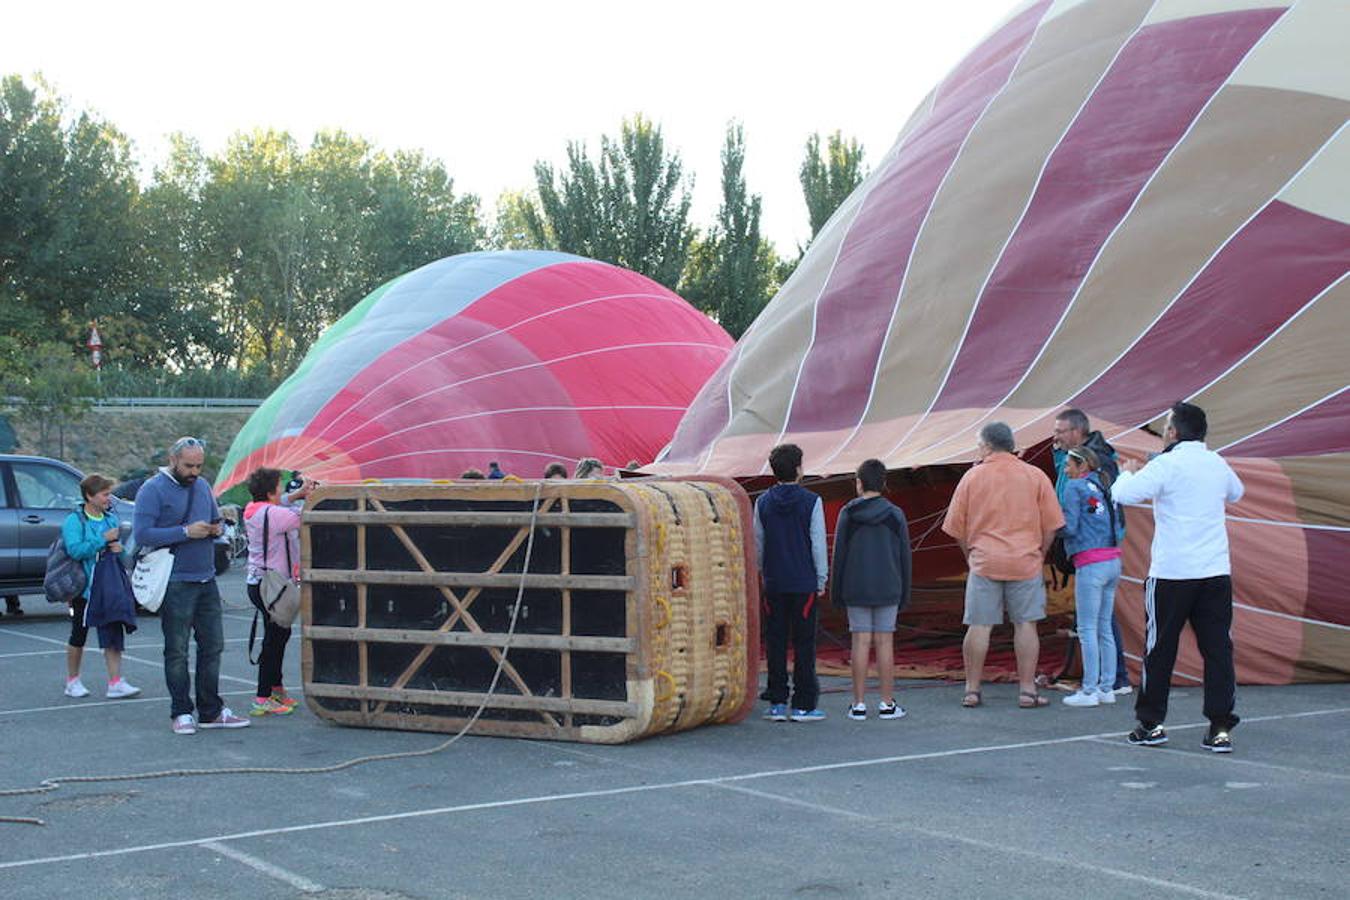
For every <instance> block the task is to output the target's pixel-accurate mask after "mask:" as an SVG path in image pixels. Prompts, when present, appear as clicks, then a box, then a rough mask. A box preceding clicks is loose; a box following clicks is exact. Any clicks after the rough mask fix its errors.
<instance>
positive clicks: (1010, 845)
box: [0, 572, 1350, 900]
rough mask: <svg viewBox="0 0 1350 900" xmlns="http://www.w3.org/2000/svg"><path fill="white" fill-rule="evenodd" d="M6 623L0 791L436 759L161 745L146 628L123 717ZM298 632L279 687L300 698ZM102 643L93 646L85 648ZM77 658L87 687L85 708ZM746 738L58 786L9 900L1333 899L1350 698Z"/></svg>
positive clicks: (159, 698) (1348, 771) (988, 717)
mask: <svg viewBox="0 0 1350 900" xmlns="http://www.w3.org/2000/svg"><path fill="white" fill-rule="evenodd" d="M222 587H223V593H224V594H225V595H226V597H227V601H228V603H229V604H230V605H231V606H232V607H234V608H232V609H229V610H227V618H226V637H227V639H228V641H229V643H227V645H226V652H225V661H224V665H223V668H222V671H223V677H222V685H221V687H222V692H224V693H226V694H227V697H226V700H227V702H228V703H231V704H233V706H234V709H235V710H236V711H241V710H243V709H246V708H247V701H248V698H249V696H250V695H251V694H252V690H251V687H250V685H251V684H252V670H251V667H250V666H249V664H248V660H247V658H246V655H245V649H244V648H245V642H246V639H247V636H248V628H249V620H250V615H249V613H248V612H247V611H246V610H245V609H244V608H243V607H244V605H245V604H246V601H245V600H244V598H243V592H242V585H241V584H240V579H239V575H238V573H236V572H232V573H231V574H230V575H229V576H227V577H226V578H225V579H223V585H222ZM44 605H45V604H44V603H43V601H42V598H40V597H29V598H25V606H26V607H27V608H28V609H30V610H32V611H33V614H31V615H29V616H26V617H24V618H23V619H19V620H16V619H12V618H10V617H5V618H4V619H0V685H2V687H0V748H3V755H4V759H5V765H4V769H3V773H4V775H3V778H0V789H7V788H20V787H28V786H34V785H36V784H37V783H38V782H39V781H40V780H41V779H42V778H45V777H53V776H62V775H73V774H109V773H123V772H153V771H161V770H171V769H184V768H193V769H197V768H202V769H207V768H209V769H216V768H233V767H254V766H297V767H320V766H327V765H331V764H333V763H338V762H342V761H344V760H347V759H351V758H355V757H359V756H365V755H371V754H381V753H395V752H402V751H414V750H423V749H427V748H430V747H434V746H436V745H437V744H439V743H441V742H442V741H443V737H438V736H435V735H428V734H416V733H403V732H380V731H368V730H359V729H344V728H340V727H337V726H333V725H329V724H326V723H324V722H321V721H320V720H318V719H317V718H315V717H314V716H313V715H312V714H311V713H309V712H308V711H307V710H305V709H304V708H303V706H302V707H301V709H300V710H299V711H298V712H297V713H296V714H294V715H292V716H290V717H287V718H283V719H267V720H263V721H255V723H254V725H253V726H252V727H249V728H246V729H240V730H237V731H213V732H199V733H198V734H196V735H194V736H191V737H183V736H177V735H174V734H172V733H171V732H170V730H169V717H168V712H169V709H168V699H167V693H166V691H165V689H164V683H163V677H162V668H161V665H160V646H161V644H160V640H159V626H158V621H157V620H156V619H153V618H151V619H145V620H143V627H142V628H141V630H140V631H138V632H137V633H136V634H134V635H132V636H131V638H130V639H129V642H128V650H127V657H126V660H127V661H126V663H125V665H124V669H125V674H126V676H127V678H128V679H129V680H131V681H132V682H134V683H135V684H137V685H138V686H140V687H142V688H143V689H144V693H143V694H142V695H141V696H140V697H138V698H135V699H132V700H121V701H108V700H104V699H103V698H102V691H101V690H97V691H96V692H95V695H94V696H91V697H89V698H87V699H85V700H71V699H68V698H66V697H64V696H62V693H61V687H62V684H63V667H64V663H63V653H64V651H63V649H62V647H63V646H64V643H65V634H66V625H65V620H64V619H63V618H62V617H60V616H57V615H54V614H51V613H49V612H48V611H47V610H44V609H42V607H43V606H44ZM298 642H299V639H298V637H297V638H295V639H293V640H292V644H291V647H290V649H289V652H288V654H287V657H288V658H287V678H288V681H289V682H290V683H291V684H292V685H293V686H298V685H299V666H298V659H299V652H298ZM93 643H94V641H92V640H91V645H92V644H93ZM102 677H103V668H102V659H101V657H100V656H99V655H98V653H97V652H96V651H95V652H92V653H89V654H87V657H86V661H85V682H86V684H88V685H89V686H90V687H91V688H94V687H95V686H96V685H98V686H99V687H101V686H102ZM826 687H827V690H828V691H829V693H827V695H826V697H825V699H824V700H823V703H822V705H823V707H824V708H825V709H826V710H827V711H828V713H829V715H830V718H829V719H828V720H827V721H825V722H822V723H812V724H772V723H769V722H765V721H762V720H760V719H759V718H758V717H756V718H753V719H750V720H747V721H746V722H744V723H742V724H740V725H735V726H725V727H717V728H703V729H699V730H696V731H692V732H687V733H684V734H680V735H674V736H669V737H662V738H656V739H653V740H649V741H645V742H641V743H638V744H633V745H628V746H618V747H593V746H587V745H579V744H555V743H544V742H528V741H514V740H505V739H494V738H474V737H468V738H466V739H464V740H462V741H460V742H458V743H456V744H455V745H453V746H451V747H450V748H448V749H446V750H444V751H443V752H441V753H438V754H435V755H432V756H423V757H420V758H414V759H403V760H396V761H388V762H375V763H370V764H367V765H363V766H359V767H356V768H352V769H347V770H345V771H342V772H335V773H327V774H311V775H214V776H209V777H195V778H194V777H174V778H160V779H154V780H142V781H122V782H106V783H96V784H79V785H66V786H63V787H61V788H59V789H58V790H56V791H53V792H50V793H46V794H40V795H28V796H19V797H0V816H33V817H39V818H42V819H44V820H46V821H47V823H48V824H47V825H45V826H43V827H36V826H31V825H14V824H0V879H2V881H0V883H3V885H4V895H5V896H6V897H9V898H14V900H17V898H39V897H41V898H47V897H64V896H93V895H97V896H110V897H181V896H209V897H249V898H258V897H292V896H298V895H305V896H311V897H335V898H339V897H340V898H382V897H391V898H393V897H420V898H439V897H587V898H596V897H615V898H619V897H625V898H626V897H661V898H675V897H708V896H714V895H716V896H721V897H785V896H793V897H939V896H940V897H946V898H950V897H985V896H992V895H996V894H997V895H1001V896H1017V897H1022V896H1035V897H1075V898H1077V897H1139V896H1148V897H1171V896H1179V897H1184V896H1190V897H1272V898H1274V897H1279V898H1290V897H1299V898H1301V897H1343V896H1345V891H1346V887H1345V884H1346V880H1345V879H1346V874H1345V873H1346V872H1347V871H1350V869H1347V863H1350V849H1348V848H1350V754H1348V753H1347V752H1346V749H1345V748H1346V746H1347V743H1350V686H1347V685H1305V686H1295V687H1277V688H1256V687H1248V688H1242V689H1241V691H1240V695H1239V712H1240V713H1241V714H1242V715H1243V716H1244V721H1243V723H1242V725H1241V726H1240V727H1239V728H1238V729H1237V730H1236V731H1235V732H1234V742H1235V745H1236V748H1237V752H1236V753H1234V754H1233V755H1232V756H1228V757H1222V756H1216V755H1214V754H1211V753H1209V752H1207V751H1204V750H1203V749H1202V748H1201V747H1200V737H1201V735H1202V734H1203V730H1204V729H1203V723H1202V719H1201V717H1200V714H1199V712H1200V710H1199V707H1200V692H1199V690H1198V689H1195V688H1191V689H1178V690H1176V691H1174V694H1173V706H1172V708H1173V714H1172V720H1171V721H1170V722H1169V723H1168V727H1169V732H1170V734H1171V743H1170V744H1169V745H1168V746H1166V747H1164V748H1137V747H1130V746H1128V745H1126V744H1125V743H1124V741H1123V738H1122V735H1123V734H1124V732H1125V731H1126V730H1128V728H1129V726H1130V724H1131V715H1130V710H1131V706H1130V704H1129V703H1118V704H1116V705H1115V706H1114V707H1103V708H1098V709H1070V708H1068V707H1065V706H1063V705H1062V704H1059V703H1054V704H1052V705H1051V706H1050V707H1048V708H1045V709H1042V710H1019V709H1017V708H1016V689H1015V688H1014V687H1013V686H1010V685H995V686H990V687H986V692H985V696H986V705H985V706H984V707H983V708H980V709H976V710H965V709H961V708H960V707H959V705H958V704H959V701H960V697H961V693H962V691H961V687H960V686H959V685H947V684H939V683H935V682H918V683H908V684H906V685H905V686H904V687H903V689H902V691H901V702H902V704H903V705H904V706H905V707H906V708H907V709H908V710H909V715H908V716H907V717H906V718H904V719H902V720H900V721H895V722H883V721H880V720H877V719H875V718H872V719H869V720H868V721H866V722H861V723H859V722H851V721H848V720H847V719H846V718H845V717H844V716H843V713H844V710H845V708H846V705H847V695H846V693H844V692H843V688H844V687H845V682H844V680H843V679H827V680H826Z"/></svg>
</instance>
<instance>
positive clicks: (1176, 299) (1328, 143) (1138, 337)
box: [925, 123, 1350, 463]
mask: <svg viewBox="0 0 1350 900" xmlns="http://www.w3.org/2000/svg"><path fill="white" fill-rule="evenodd" d="M1346 124H1347V125H1350V123H1346ZM1345 129H1346V125H1342V126H1341V127H1340V128H1338V129H1336V131H1335V133H1333V134H1332V135H1331V137H1329V138H1327V140H1326V141H1325V142H1324V143H1323V144H1322V146H1321V147H1319V148H1318V149H1317V150H1316V151H1315V152H1314V153H1313V154H1312V155H1311V156H1309V157H1308V159H1307V161H1306V162H1304V163H1303V165H1302V166H1300V167H1299V169H1298V171H1297V172H1295V173H1294V174H1293V175H1292V176H1290V178H1289V180H1288V181H1286V182H1285V183H1284V184H1283V185H1282V186H1281V187H1280V188H1279V189H1277V190H1276V191H1275V193H1274V194H1272V195H1271V197H1270V199H1269V200H1267V201H1266V202H1265V203H1263V204H1261V206H1260V207H1258V208H1257V210H1256V211H1255V212H1253V213H1252V214H1251V215H1250V216H1248V217H1247V219H1246V221H1244V222H1243V223H1242V224H1241V225H1239V226H1238V227H1237V228H1236V229H1234V231H1233V233H1232V234H1230V235H1229V236H1228V237H1227V238H1225V239H1224V240H1223V241H1222V242H1221V243H1220V244H1219V245H1218V246H1217V247H1216V248H1215V249H1214V252H1213V253H1211V254H1210V256H1209V258H1208V259H1206V260H1205V261H1204V262H1203V263H1202V264H1201V265H1200V267H1199V268H1198V269H1197V270H1196V272H1195V274H1194V275H1192V276H1191V278H1190V280H1189V281H1187V282H1186V284H1185V285H1183V286H1182V288H1181V290H1179V291H1177V293H1176V295H1175V296H1173V297H1172V299H1171V300H1169V301H1168V302H1167V303H1166V304H1164V306H1163V308H1162V309H1161V310H1159V311H1158V313H1157V315H1155V316H1154V317H1153V320H1152V321H1150V322H1149V323H1148V324H1147V325H1145V326H1144V328H1143V329H1142V330H1141V331H1140V332H1139V334H1137V335H1136V336H1135V337H1134V338H1133V339H1132V340H1131V341H1130V343H1129V344H1128V345H1127V346H1126V347H1125V349H1123V350H1121V351H1120V353H1118V354H1117V355H1116V357H1115V358H1114V359H1112V360H1111V362H1109V363H1107V364H1106V366H1105V367H1104V368H1103V369H1102V370H1101V371H1100V372H1098V373H1097V374H1096V375H1094V376H1093V377H1092V378H1090V379H1088V380H1087V381H1086V382H1084V383H1083V384H1081V385H1079V386H1078V387H1077V388H1075V389H1074V392H1073V393H1072V394H1070V395H1069V396H1067V397H1065V398H1064V399H1063V400H1061V401H1060V402H1059V403H1056V404H1054V405H1053V406H1052V407H1051V408H1050V412H1046V413H1042V414H1041V415H1039V416H1037V417H1036V418H1034V419H1031V420H1029V421H1027V422H1024V423H1023V424H1022V425H1020V426H1018V427H1017V429H1016V431H1018V432H1020V431H1025V430H1026V429H1027V428H1028V427H1029V426H1031V425H1032V424H1034V423H1036V422H1040V421H1042V420H1043V419H1045V417H1046V416H1048V415H1052V414H1053V413H1055V412H1058V411H1059V410H1060V409H1062V408H1063V407H1064V405H1065V404H1066V403H1068V402H1069V401H1071V400H1073V398H1074V397H1076V396H1077V395H1078V394H1080V393H1082V392H1083V391H1085V390H1087V389H1088V388H1090V387H1092V386H1093V385H1095V384H1096V383H1097V382H1098V381H1099V380H1100V379H1101V378H1102V376H1103V375H1105V374H1106V373H1107V372H1109V371H1111V369H1112V368H1114V367H1115V366H1116V364H1118V363H1119V362H1120V361H1121V360H1122V359H1124V358H1125V357H1126V356H1127V355H1128V354H1129V352H1130V351H1131V350H1133V349H1134V348H1135V347H1136V346H1137V345H1138V344H1139V342H1140V341H1142V340H1143V339H1144V338H1145V337H1147V336H1148V335H1149V334H1150V333H1152V331H1153V329H1154V327H1155V326H1156V325H1157V324H1158V323H1159V322H1160V321H1162V319H1163V317H1164V316H1166V315H1167V313H1168V312H1169V311H1170V310H1171V309H1172V307H1173V306H1175V305H1176V304H1177V303H1178V302H1180V300H1181V298H1182V297H1184V296H1185V295H1186V292H1187V291H1189V290H1190V289H1191V286H1192V285H1194V284H1195V282H1196V281H1197V280H1198V279H1199V278H1200V277H1201V276H1202V275H1204V273H1205V271H1206V270H1207V269H1208V268H1209V266H1210V264H1211V263H1213V262H1214V260H1215V258H1217V257H1218V255H1219V254H1220V253H1222V252H1223V251H1224V249H1225V248H1226V247H1227V246H1228V245H1229V244H1230V243H1232V241H1233V239H1234V238H1236V237H1237V236H1238V235H1239V234H1241V233H1242V232H1243V230H1245V229H1246V227H1247V226H1248V225H1250V224H1251V223H1252V222H1253V221H1254V220H1255V219H1256V217H1257V216H1259V215H1260V214H1261V213H1262V212H1264V211H1265V210H1266V209H1267V208H1268V207H1269V206H1270V204H1271V203H1274V202H1275V201H1276V200H1278V199H1279V197H1280V195H1281V194H1283V193H1284V192H1285V191H1286V190H1288V188H1289V186H1290V185H1292V184H1293V183H1294V182H1295V181H1297V180H1298V178H1299V176H1300V175H1302V174H1303V173H1304V172H1305V171H1306V170H1307V169H1308V167H1309V166H1311V165H1312V164H1313V162H1314V161H1315V160H1316V159H1317V157H1319V156H1321V155H1322V153H1323V152H1324V151H1325V150H1326V148H1327V147H1329V146H1331V144H1332V143H1333V142H1334V141H1335V140H1336V137H1337V135H1339V134H1340V133H1341V132H1342V131H1344V130H1345ZM1164 411H1165V410H1164ZM1160 412H1162V411H1160ZM1146 421H1149V422H1151V421H1153V420H1152V419H1151V418H1150V419H1148V420H1146ZM967 430H968V429H961V430H959V431H955V432H952V433H951V434H950V435H948V436H947V438H946V439H945V440H948V441H949V440H952V439H953V438H956V437H958V436H959V435H960V434H962V433H963V432H965V431H967ZM944 442H945V441H940V442H939V443H944ZM934 446H936V445H934ZM975 446H976V445H975V444H973V443H972V444H967V445H966V446H965V447H963V448H962V449H961V450H958V451H955V452H953V453H949V454H948V455H947V456H944V457H943V458H942V459H940V460H938V462H939V463H942V462H946V461H947V460H951V459H955V458H958V457H960V456H962V455H964V454H966V453H969V452H971V451H972V450H973V449H974V448H975ZM925 449H927V448H925Z"/></svg>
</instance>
